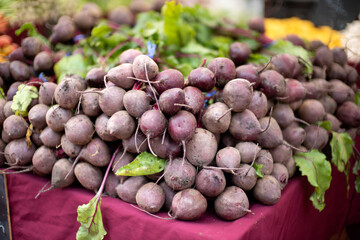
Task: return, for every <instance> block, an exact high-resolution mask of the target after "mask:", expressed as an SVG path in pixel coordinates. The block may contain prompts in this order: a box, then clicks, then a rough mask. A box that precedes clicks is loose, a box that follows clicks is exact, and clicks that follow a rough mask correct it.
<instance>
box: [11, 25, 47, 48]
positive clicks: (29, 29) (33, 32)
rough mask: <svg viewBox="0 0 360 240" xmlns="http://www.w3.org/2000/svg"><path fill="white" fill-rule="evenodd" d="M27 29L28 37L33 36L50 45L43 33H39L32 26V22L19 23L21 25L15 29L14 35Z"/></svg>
mask: <svg viewBox="0 0 360 240" xmlns="http://www.w3.org/2000/svg"><path fill="white" fill-rule="evenodd" d="M26 30H27V35H28V36H29V37H35V38H37V39H39V40H40V41H41V42H43V43H45V44H47V45H50V44H49V40H48V39H47V38H46V37H44V36H43V35H41V34H40V33H39V32H38V31H37V30H36V27H35V26H34V24H32V23H30V22H28V23H24V24H23V25H21V27H20V28H19V29H18V30H16V31H15V35H16V36H19V35H20V34H21V33H22V32H24V31H26Z"/></svg>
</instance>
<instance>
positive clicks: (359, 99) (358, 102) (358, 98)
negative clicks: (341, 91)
mask: <svg viewBox="0 0 360 240" xmlns="http://www.w3.org/2000/svg"><path fill="white" fill-rule="evenodd" d="M354 102H355V104H356V105H358V106H360V91H358V92H356V94H355V101H354Z"/></svg>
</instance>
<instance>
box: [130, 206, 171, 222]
mask: <svg viewBox="0 0 360 240" xmlns="http://www.w3.org/2000/svg"><path fill="white" fill-rule="evenodd" d="M130 206H132V207H134V208H136V209H137V210H140V211H142V212H144V213H147V214H149V215H150V216H152V217H156V218H159V219H162V220H174V219H176V218H175V217H170V218H163V217H159V216H157V215H155V214H152V213H150V212H148V211H146V210H144V209H142V208H139V207H137V206H135V205H133V204H130Z"/></svg>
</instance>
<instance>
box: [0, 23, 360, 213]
mask: <svg viewBox="0 0 360 240" xmlns="http://www.w3.org/2000/svg"><path fill="white" fill-rule="evenodd" d="M64 19H65V20H64ZM70 20H71V19H70ZM70 20H69V19H67V18H63V19H62V20H61V21H63V23H61V21H60V23H58V25H57V26H60V25H61V24H64V25H66V24H67V22H66V21H70ZM64 21H65V22H64ZM59 29H60V27H57V28H56V27H55V28H54V31H55V33H54V34H53V35H52V37H51V39H52V40H53V41H55V40H56V42H59V41H61V39H60V37H59V36H58V35H57V33H56V31H59ZM309 49H310V50H311V51H313V52H314V58H313V63H314V67H313V73H312V76H304V75H303V74H302V72H303V71H302V70H303V68H304V65H303V64H302V61H300V59H299V58H298V57H295V56H293V55H289V54H278V55H275V56H273V57H272V59H271V61H270V62H269V63H268V64H267V65H266V66H257V65H253V64H245V63H246V60H247V59H248V57H249V54H250V53H251V51H250V49H249V47H248V46H247V45H246V44H244V43H240V42H235V43H233V44H232V45H231V47H230V52H229V56H230V58H223V57H219V58H214V59H212V60H211V61H209V62H208V63H206V61H204V62H203V64H202V65H201V66H199V67H198V68H196V69H194V70H193V71H191V73H190V74H189V76H183V74H182V73H181V72H180V71H178V70H176V69H166V70H163V71H159V66H158V63H157V62H155V61H154V60H153V59H152V58H150V57H149V56H147V55H144V54H143V53H142V52H140V51H139V50H136V49H129V50H126V51H124V52H123V53H122V54H121V55H120V59H119V65H117V66H115V67H113V68H111V69H110V70H109V71H107V72H106V71H105V70H104V69H102V68H93V69H91V70H90V71H89V72H88V73H87V75H86V78H85V79H84V78H82V77H80V76H78V75H74V74H73V75H66V76H65V77H64V78H63V80H62V81H61V82H60V83H59V84H56V83H55V82H54V81H53V80H54V79H51V78H48V79H47V81H46V79H38V78H36V77H35V76H38V74H39V73H41V72H45V73H50V74H51V73H53V66H54V62H55V61H56V58H57V57H59V56H58V55H56V53H53V52H51V51H48V50H45V51H43V50H44V47H43V46H42V43H41V42H40V41H39V40H38V39H37V38H34V37H27V38H25V39H24V40H23V41H22V43H21V47H20V48H18V49H17V50H16V51H14V52H13V53H12V55H11V56H10V57H9V62H4V63H1V64H0V78H1V83H2V87H3V88H4V89H5V90H6V94H5V96H4V99H0V123H1V131H2V132H1V140H0V149H1V150H0V151H1V152H2V154H1V155H0V166H2V167H10V168H13V169H20V171H33V172H34V173H35V174H37V175H40V176H48V177H49V178H51V187H50V188H63V187H68V186H70V185H72V184H74V182H78V183H80V184H81V185H82V186H83V187H84V188H86V189H89V190H91V191H97V190H98V189H99V187H100V184H101V182H102V180H103V176H104V172H105V168H106V167H107V166H108V164H109V163H110V160H111V158H112V155H113V153H114V151H115V149H116V148H117V147H118V146H119V145H121V150H120V151H119V152H117V154H116V156H115V160H114V161H113V165H112V168H111V169H112V171H113V173H111V174H110V175H109V176H108V178H107V179H106V186H105V192H106V193H107V194H108V195H110V196H113V197H118V198H120V199H121V200H123V201H126V202H129V203H133V204H137V205H138V206H139V207H140V208H142V209H144V210H146V211H148V212H150V213H156V212H158V211H160V210H161V209H167V210H170V209H171V213H172V216H173V217H174V218H177V219H181V220H195V219H197V218H199V217H200V216H201V215H202V214H203V213H204V212H205V211H206V209H207V207H208V205H209V206H214V208H215V212H216V214H217V215H218V216H219V217H220V218H222V219H225V220H234V219H237V218H240V217H242V216H244V215H245V214H247V213H248V212H250V209H249V198H248V196H250V195H251V196H253V198H254V199H256V200H257V201H259V202H261V203H263V204H268V205H272V204H275V203H276V202H277V201H278V200H279V199H280V197H281V191H282V189H283V188H284V187H286V184H287V182H288V179H289V178H291V177H292V176H294V174H295V173H296V165H295V162H294V159H293V157H292V156H293V154H295V153H296V152H306V151H308V150H311V149H318V150H320V151H321V150H322V149H323V148H324V147H325V146H326V145H327V143H328V140H329V135H330V134H331V133H330V132H329V131H327V130H325V129H324V128H322V127H320V126H319V122H321V121H330V122H331V126H332V129H331V130H332V131H335V132H344V131H347V132H349V134H350V135H351V136H352V137H355V135H356V132H357V129H358V127H359V125H360V108H359V106H357V105H356V104H355V103H354V98H355V93H356V91H357V88H356V82H357V80H358V78H359V76H358V73H357V71H356V70H355V69H354V68H353V67H351V66H349V65H348V63H347V56H346V53H345V51H344V50H343V49H340V48H334V49H332V50H330V49H329V48H328V47H327V46H326V45H324V44H322V43H321V42H318V41H314V42H311V43H310V47H309ZM79 54H81V53H79ZM34 79H35V80H34ZM308 79H311V80H308ZM29 80H30V81H29ZM39 82H40V83H39ZM24 83H25V84H32V85H34V86H36V87H37V88H38V98H36V99H33V100H32V102H31V104H30V105H29V107H28V109H27V110H28V116H27V117H22V116H19V115H16V114H15V113H14V112H13V110H12V108H11V105H12V101H13V97H14V96H15V94H16V93H17V92H18V91H21V90H18V87H19V85H20V84H24ZM144 151H147V152H149V153H151V154H152V155H153V156H154V157H155V156H156V157H159V158H163V159H166V160H167V163H166V166H165V168H164V170H163V171H161V172H159V173H157V174H153V175H148V176H131V177H126V176H117V175H115V174H114V173H115V172H116V171H117V170H118V169H119V168H120V167H122V166H125V165H126V164H129V163H130V162H131V161H133V160H134V159H135V157H136V156H137V155H139V154H140V153H141V152H144ZM255 166H257V171H258V173H257V171H256V169H255ZM259 175H263V177H259ZM209 201H211V202H213V204H208V202H209Z"/></svg>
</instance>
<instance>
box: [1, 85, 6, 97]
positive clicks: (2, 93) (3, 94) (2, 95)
mask: <svg viewBox="0 0 360 240" xmlns="http://www.w3.org/2000/svg"><path fill="white" fill-rule="evenodd" d="M0 99H5V93H4V89H3V88H2V87H0Z"/></svg>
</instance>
